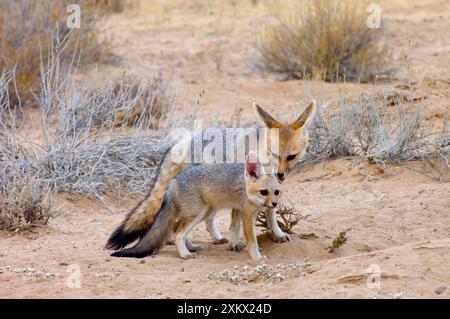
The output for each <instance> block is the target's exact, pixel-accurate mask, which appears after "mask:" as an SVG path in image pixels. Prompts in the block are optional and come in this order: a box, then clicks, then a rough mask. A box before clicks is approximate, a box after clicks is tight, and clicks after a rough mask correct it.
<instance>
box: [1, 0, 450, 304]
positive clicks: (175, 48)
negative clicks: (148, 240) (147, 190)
mask: <svg viewBox="0 0 450 319" xmlns="http://www.w3.org/2000/svg"><path fill="white" fill-rule="evenodd" d="M207 3H212V4H207ZM258 3H259V4H258V5H257V6H256V7H254V6H253V5H252V4H251V1H248V2H242V3H241V4H239V5H232V4H229V3H227V4H225V2H219V1H217V2H216V1H215V2H206V1H201V2H199V3H198V4H185V3H184V2H182V1H170V2H169V1H152V2H148V3H145V4H142V5H141V6H140V7H139V8H134V9H131V10H129V11H127V12H125V13H122V14H115V15H113V16H111V17H110V18H109V19H108V21H106V22H105V24H106V25H107V26H108V27H109V28H110V30H111V31H110V32H111V34H112V35H113V36H114V37H113V38H114V42H115V44H116V49H115V51H114V53H115V54H116V55H117V56H118V57H120V59H118V60H119V61H118V62H117V63H116V64H115V65H99V66H98V70H97V71H95V73H97V74H98V75H99V76H111V74H113V73H117V74H119V73H120V72H122V71H123V70H127V72H142V73H148V72H152V71H155V70H158V69H159V68H162V69H163V71H164V72H165V74H168V75H169V78H172V79H173V80H175V81H176V82H177V85H178V87H179V96H178V100H177V103H178V106H179V107H181V106H182V105H183V104H185V103H190V102H192V101H195V100H196V99H197V96H198V94H199V92H201V91H202V90H205V95H204V98H203V99H202V104H201V105H202V107H201V109H200V110H199V116H200V117H201V118H204V119H205V120H207V121H213V120H214V119H219V120H224V121H225V120H228V119H229V118H230V117H231V113H232V112H233V110H234V109H235V108H236V107H241V106H242V107H243V108H244V111H243V117H244V119H248V120H251V119H252V117H253V114H252V112H251V109H250V105H251V102H252V101H258V102H260V103H261V104H262V105H264V106H266V107H267V108H268V109H270V110H272V111H275V112H278V113H279V114H283V113H286V112H285V109H284V108H283V106H285V105H289V104H292V103H296V102H298V101H306V100H307V99H309V98H310V97H312V96H314V97H316V98H318V99H321V100H322V101H329V100H332V99H335V98H337V97H338V96H355V95H358V94H360V93H362V92H365V91H367V90H371V89H376V90H381V89H383V88H390V87H395V86H399V85H404V84H405V83H408V82H409V81H412V82H413V83H415V84H414V90H415V91H416V93H417V94H420V95H426V96H427V98H426V99H425V100H423V101H421V102H420V103H422V104H420V105H421V106H422V105H423V107H426V108H427V115H428V118H429V120H430V123H431V122H432V121H434V120H436V119H437V120H440V119H442V118H443V117H445V116H448V111H449V109H450V96H449V92H450V90H449V89H450V52H449V51H450V34H449V30H450V7H449V3H448V2H447V1H427V2H426V4H425V3H423V2H422V1H389V2H381V4H382V8H383V10H384V11H383V12H385V15H384V18H385V20H384V23H385V27H386V29H387V32H388V35H389V36H390V37H391V39H392V43H393V44H394V52H395V54H396V56H397V62H398V68H399V70H398V72H397V74H396V78H394V79H392V80H391V81H390V82H388V83H383V84H377V85H374V84H351V83H347V84H330V83H322V82H318V81H280V77H278V76H276V75H272V74H260V73H257V72H255V71H254V69H252V67H251V66H250V65H249V61H251V58H252V55H253V54H254V49H253V46H252V44H253V43H254V42H255V41H256V39H257V34H258V31H259V30H260V29H261V27H260V26H261V25H263V23H265V22H266V21H269V23H270V21H274V20H273V19H274V18H273V16H272V12H273V8H274V7H276V8H278V10H279V12H281V13H283V12H284V13H285V12H289V10H291V8H292V6H294V2H290V1H286V2H283V6H281V5H280V4H279V3H275V2H269V1H268V2H262V1H258ZM405 56H407V58H406V59H404V57H405ZM403 59H404V60H405V61H406V62H403ZM446 112H447V114H446ZM425 172H426V173H425ZM448 177H449V176H448V172H447V175H446V178H445V179H444V180H443V181H438V179H437V178H436V175H435V174H434V173H433V172H431V171H429V170H427V169H426V167H424V166H423V164H420V163H412V164H408V165H404V166H393V165H389V166H387V167H385V168H380V167H378V166H374V165H369V164H367V163H362V162H358V161H354V160H350V159H340V160H335V161H328V162H325V163H321V164H317V165H314V166H307V167H304V168H302V169H300V170H298V171H297V172H295V173H294V174H292V175H291V176H289V178H288V180H287V182H286V186H285V189H286V192H285V193H286V195H285V201H286V203H287V204H289V205H290V206H293V207H295V208H296V209H297V210H298V211H299V212H300V213H301V214H302V216H303V219H302V220H301V221H300V223H299V224H298V225H296V226H295V228H294V232H295V234H294V235H292V236H291V238H292V241H291V242H288V243H283V244H277V243H273V242H271V241H270V240H262V241H261V243H260V246H261V250H262V252H263V254H265V255H266V256H267V257H268V259H267V260H266V261H265V263H266V264H267V265H272V266H273V267H277V266H276V265H277V264H283V265H289V264H293V263H299V265H300V266H299V267H297V268H296V269H294V270H287V271H285V272H284V273H283V274H284V280H280V279H272V278H263V277H259V278H256V279H255V280H254V281H252V282H248V283H241V284H234V283H231V282H226V281H220V280H218V279H217V278H214V276H213V275H210V273H212V272H222V271H224V270H226V269H228V270H229V271H231V272H232V271H235V267H237V268H238V269H242V267H244V266H248V267H249V268H250V269H253V268H254V267H257V266H258V265H259V264H260V263H259V262H255V261H251V260H250V259H249V258H248V255H247V253H246V252H245V251H244V252H239V253H236V252H229V251H227V250H226V246H225V245H213V244H211V242H210V239H209V235H208V234H207V232H206V230H205V229H204V225H200V226H199V227H198V229H196V230H195V231H194V232H193V235H192V237H193V241H194V242H198V243H199V244H201V245H202V247H203V249H202V250H201V251H200V252H198V253H197V255H196V258H195V259H192V260H186V261H184V260H181V259H179V258H178V257H177V256H176V252H175V248H174V247H173V246H167V247H165V248H164V249H163V250H162V251H161V252H160V254H158V255H157V256H155V257H148V258H144V259H141V260H138V259H125V258H124V259H116V258H112V257H109V252H107V251H106V250H104V249H103V246H104V244H105V241H106V239H107V238H108V236H109V235H110V233H111V231H112V230H113V229H114V228H115V226H117V224H118V223H120V221H121V220H122V218H123V217H124V215H125V214H126V213H127V211H128V210H129V209H130V208H132V207H133V205H134V204H135V203H136V202H137V199H136V200H129V201H127V202H126V203H123V204H122V205H120V206H118V205H115V204H110V205H109V206H105V205H101V204H99V203H98V202H93V201H90V200H87V199H85V198H71V199H67V198H65V197H63V196H59V197H58V198H57V207H58V209H57V212H56V213H55V216H54V218H52V219H51V220H50V222H49V224H48V226H47V227H40V228H35V229H33V230H31V231H27V232H21V233H14V234H12V233H7V232H0V243H1V244H0V297H1V298H7V297H18V298H29V297H51V298H68V297H76V298H89V297H96V298H108V297H119V298H127V297H137V298H144V297H145V298H185V297H191V298H213V297H217V298H221V297H228V298H238V297H242V298H317V297H325V298H334V297H343V298H402V297H404V298H410V297H411V298H434V297H437V298H449V297H450V287H449V289H447V290H445V291H443V292H442V293H441V294H439V295H438V294H437V293H436V292H435V290H436V288H437V287H438V286H439V285H441V286H442V287H444V286H450V270H449V266H448V265H449V264H450V208H449V207H450V196H449V194H450V184H449V183H448V180H449V179H448ZM229 222H230V218H229V214H228V212H226V211H224V212H221V213H220V214H219V219H218V225H219V228H220V229H221V231H222V233H223V234H224V235H226V236H228V226H229ZM344 230H348V233H347V237H348V241H347V243H346V244H345V245H344V246H343V247H342V248H341V249H339V250H337V251H335V252H332V253H330V252H329V251H328V246H329V245H330V243H331V242H332V241H333V239H334V238H335V237H336V236H337V235H338V234H339V232H341V231H344ZM308 234H309V236H307V235H308ZM311 234H313V235H311ZM374 269H375V270H376V269H378V270H379V271H380V281H379V285H378V286H377V285H376V284H375V285H374V284H373V283H374V282H371V281H370V280H369V285H368V283H367V282H368V279H370V278H373V276H371V274H372V271H373V270H374ZM78 270H79V273H80V279H81V280H80V288H76V287H74V283H76V281H73V279H74V278H76V275H77V272H78ZM375 283H376V282H375ZM75 286H76V285H75ZM441 290H444V289H443V288H441Z"/></svg>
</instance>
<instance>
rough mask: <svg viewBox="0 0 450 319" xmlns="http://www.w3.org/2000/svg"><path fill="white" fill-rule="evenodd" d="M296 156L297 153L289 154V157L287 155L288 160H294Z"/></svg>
mask: <svg viewBox="0 0 450 319" xmlns="http://www.w3.org/2000/svg"><path fill="white" fill-rule="evenodd" d="M296 156H297V154H293V155H288V157H286V159H287V160H288V161H292V160H294V159H295V157H296Z"/></svg>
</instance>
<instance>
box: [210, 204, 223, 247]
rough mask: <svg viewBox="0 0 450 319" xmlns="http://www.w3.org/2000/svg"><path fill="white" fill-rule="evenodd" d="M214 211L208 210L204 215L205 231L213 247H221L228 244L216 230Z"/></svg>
mask: <svg viewBox="0 0 450 319" xmlns="http://www.w3.org/2000/svg"><path fill="white" fill-rule="evenodd" d="M215 220H216V210H215V209H213V208H210V209H209V210H208V212H207V213H206V221H205V223H206V230H207V231H208V233H209V234H210V235H211V237H212V239H213V244H215V245H221V244H226V243H228V239H226V238H225V237H223V236H222V234H221V233H220V231H219V230H218V229H217V226H216V221H215Z"/></svg>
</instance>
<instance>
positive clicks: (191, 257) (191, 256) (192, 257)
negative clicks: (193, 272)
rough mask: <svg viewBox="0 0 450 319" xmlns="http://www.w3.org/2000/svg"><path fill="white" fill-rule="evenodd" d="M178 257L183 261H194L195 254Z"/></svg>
mask: <svg viewBox="0 0 450 319" xmlns="http://www.w3.org/2000/svg"><path fill="white" fill-rule="evenodd" d="M180 257H181V258H183V259H184V260H187V259H194V258H195V257H196V256H195V254H185V255H183V256H180Z"/></svg>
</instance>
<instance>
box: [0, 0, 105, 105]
mask: <svg viewBox="0 0 450 319" xmlns="http://www.w3.org/2000/svg"><path fill="white" fill-rule="evenodd" d="M94 2H95V1H89V0H77V1H50V0H40V1H28V0H4V1H1V2H0V52H2V54H1V57H0V70H11V69H15V73H16V78H15V80H16V82H15V85H16V89H17V92H18V93H19V95H18V96H17V95H13V94H10V96H11V98H13V99H12V100H11V102H12V104H13V105H12V106H15V105H17V104H21V103H23V102H28V101H30V100H31V99H32V90H35V89H36V85H37V84H38V83H39V72H40V65H41V59H42V58H43V59H44V60H45V59H46V56H45V55H46V53H47V51H48V48H49V47H51V46H53V45H55V44H56V42H57V41H59V40H60V39H66V40H67V41H66V42H65V43H66V46H67V47H66V49H65V50H64V52H65V58H66V59H71V58H72V57H73V56H74V53H75V52H77V51H81V54H80V59H81V62H83V63H89V62H92V61H98V60H99V59H101V58H102V57H104V56H105V55H106V54H107V53H108V52H109V50H110V45H109V44H108V42H107V41H106V40H104V39H103V40H102V39H100V38H101V37H99V34H101V30H100V29H99V27H98V22H99V19H100V17H101V14H102V13H103V12H104V10H98V9H96V7H95V5H94ZM72 3H78V4H80V7H81V13H82V27H81V28H80V29H69V28H68V27H67V25H66V20H67V17H68V13H67V12H66V8H67V5H68V4H72ZM13 90H14V88H10V92H13ZM19 96H20V98H19Z"/></svg>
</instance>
